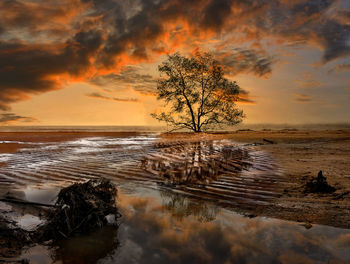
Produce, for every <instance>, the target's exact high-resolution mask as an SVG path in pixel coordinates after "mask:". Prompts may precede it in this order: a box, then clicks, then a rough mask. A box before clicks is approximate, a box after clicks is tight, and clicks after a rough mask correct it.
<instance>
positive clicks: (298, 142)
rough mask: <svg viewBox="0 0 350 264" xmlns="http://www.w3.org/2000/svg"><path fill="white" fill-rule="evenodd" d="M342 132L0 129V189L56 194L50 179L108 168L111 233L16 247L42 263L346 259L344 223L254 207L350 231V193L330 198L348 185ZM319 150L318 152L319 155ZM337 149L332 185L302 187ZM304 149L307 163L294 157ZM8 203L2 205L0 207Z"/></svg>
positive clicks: (56, 183)
mask: <svg viewBox="0 0 350 264" xmlns="http://www.w3.org/2000/svg"><path fill="white" fill-rule="evenodd" d="M264 138H265V139H268V140H270V141H274V143H276V144H269V143H266V141H264V140H263V139H264ZM349 139H350V138H349V133H348V132H334V131H333V132H322V133H319V134H317V133H316V134H312V135H311V134H306V132H300V131H279V132H271V131H266V132H254V131H242V132H238V133H230V134H201V135H192V134H186V133H184V134H157V133H113V132H109V133H97V132H94V133H52V132H47V133H1V137H0V164H1V166H0V186H1V188H0V189H1V190H0V195H1V196H2V197H4V196H7V197H11V196H12V197H15V198H18V199H24V200H28V201H32V202H44V203H54V199H55V194H56V193H57V191H58V190H59V188H61V187H63V186H67V185H69V184H71V183H74V182H81V181H86V180H88V179H92V178H98V177H105V178H108V179H111V180H112V181H113V182H115V183H116V184H117V185H118V186H119V198H118V201H119V204H118V206H119V208H120V209H121V211H122V214H123V219H122V223H121V226H120V228H119V230H118V231H116V230H110V229H108V228H107V229H103V230H101V232H97V233H96V234H92V235H88V236H84V237H81V238H79V237H78V238H76V239H73V240H69V241H67V243H63V244H61V245H59V247H58V248H55V249H50V248H47V247H46V246H44V245H40V246H36V247H32V248H30V249H29V250H28V251H24V252H22V256H21V258H22V257H24V258H26V257H28V258H30V259H31V260H34V261H35V260H37V261H38V262H40V261H41V262H43V263H45V262H50V261H52V258H54V259H55V260H57V261H64V262H65V263H66V262H67V263H74V262H76V261H82V260H84V259H85V260H86V261H92V262H95V261H97V260H101V262H103V263H114V262H115V261H118V262H119V263H130V261H134V262H135V263H137V262H143V263H157V262H158V263H165V262H184V261H194V262H196V261H197V262H202V263H213V262H216V261H220V262H225V261H228V262H240V261H247V262H254V263H259V262H260V263H264V262H265V263H266V262H274V261H275V262H283V263H293V261H292V260H298V261H299V262H302V263H303V262H319V263H326V262H327V261H334V262H335V263H345V262H346V261H350V256H349V254H348V253H347V252H348V247H349V231H348V230H344V229H337V228H332V227H326V226H318V225H313V227H312V228H311V229H310V230H308V229H305V228H304V227H303V226H301V225H300V224H298V223H293V222H285V221H280V220H274V219H270V218H264V217H263V218H262V217H256V216H257V215H262V216H270V217H277V218H282V219H289V220H297V221H303V222H305V221H306V222H311V223H324V224H327V225H335V226H342V227H346V228H348V223H349V221H348V220H349V214H348V213H347V212H348V211H346V210H348V208H349V207H346V206H348V203H347V201H348V198H347V197H346V196H344V198H343V199H342V200H334V197H336V196H335V195H337V194H339V193H341V192H342V191H344V190H345V191H346V190H347V188H348V187H347V186H348V185H347V183H346V179H347V178H346V177H345V176H346V174H341V173H343V171H344V170H345V169H344V168H348V167H347V165H346V164H345V165H344V164H343V163H342V162H343V161H346V157H347V155H348V150H349V148H348V146H349V145H348V144H349ZM262 144H263V145H262ZM319 151H323V152H322V153H323V155H319V154H317V155H316V153H319ZM331 153H332V154H331ZM334 153H336V154H337V155H338V156H337V158H336V159H335V160H336V162H337V164H338V165H339V167H340V168H343V169H342V170H341V173H340V176H343V178H342V179H343V182H340V185H341V186H338V187H337V188H338V190H337V193H336V194H335V195H316V194H315V195H305V194H302V192H301V189H302V187H301V186H302V184H303V180H302V179H301V177H303V176H305V175H304V174H301V172H302V171H304V170H305V169H309V170H312V172H310V174H311V173H313V171H317V170H318V166H320V165H322V166H324V167H325V168H326V169H325V171H324V172H325V175H326V176H328V179H329V181H330V183H331V184H334V183H335V182H334V178H332V175H331V174H330V173H329V171H328V169H327V168H331V161H327V158H326V157H327V156H329V157H331V156H330V155H333V156H334V155H335V154H334ZM341 153H343V155H341ZM320 156H322V157H325V159H324V160H321V161H320ZM306 158H309V159H310V161H307V162H302V161H300V160H305V159H306ZM328 160H331V159H330V158H328ZM314 162H316V164H317V168H316V166H315V164H313V163H314ZM293 164H297V165H293ZM300 164H302V165H300ZM342 166H344V167H342ZM203 174H205V175H206V176H207V177H204V178H203V177H202V176H203ZM340 176H339V174H338V176H337V177H340ZM300 201H302V202H300ZM12 206H14V205H11V208H12ZM11 208H9V205H8V204H4V203H1V204H0V211H1V212H2V214H4V215H6V214H7V213H6V212H8V213H9V214H11ZM13 208H14V207H13ZM19 208H20V207H19ZM225 208H226V209H229V210H226V209H225ZM17 210H19V211H21V210H22V215H21V214H19V215H18V216H16V217H18V219H20V221H21V224H23V225H24V226H29V227H30V228H31V227H32V225H34V224H36V223H37V222H38V219H37V218H33V217H31V216H30V215H28V214H31V212H30V210H29V209H28V208H25V209H24V208H22V209H17ZM235 212H239V213H243V215H246V216H249V217H250V218H251V217H253V219H250V218H247V217H243V216H242V215H239V214H236V213H235ZM310 226H311V225H310V224H308V225H306V227H307V228H310ZM117 240H119V241H120V242H121V245H122V246H120V244H119V243H117ZM203 241H205V243H204V242H203ZM238 241H239V242H238ZM92 249H93V250H92ZM87 252H89V254H87ZM290 256H292V258H291V257H290Z"/></svg>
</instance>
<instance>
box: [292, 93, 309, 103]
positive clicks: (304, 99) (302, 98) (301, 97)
mask: <svg viewBox="0 0 350 264" xmlns="http://www.w3.org/2000/svg"><path fill="white" fill-rule="evenodd" d="M294 101H296V102H298V103H309V102H311V101H312V97H311V96H309V95H305V94H295V98H294Z"/></svg>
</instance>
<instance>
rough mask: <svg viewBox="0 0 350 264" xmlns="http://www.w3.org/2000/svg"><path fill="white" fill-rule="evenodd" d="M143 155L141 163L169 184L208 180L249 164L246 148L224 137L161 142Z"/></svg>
mask: <svg viewBox="0 0 350 264" xmlns="http://www.w3.org/2000/svg"><path fill="white" fill-rule="evenodd" d="M155 147H156V150H157V151H156V152H153V153H151V154H150V155H148V156H146V157H145V158H144V159H143V160H142V162H141V165H142V167H143V168H144V169H145V170H146V171H149V172H151V173H153V174H155V175H158V176H161V177H162V178H163V179H164V181H165V182H167V183H171V184H189V183H201V184H207V183H209V182H211V181H213V180H217V179H218V177H219V176H220V175H222V174H224V173H238V172H240V171H241V170H242V169H243V168H244V167H246V166H247V165H248V163H247V162H246V161H247V160H248V159H249V155H248V152H247V150H245V149H242V148H240V147H238V146H236V145H233V144H232V143H228V142H223V141H219V142H218V141H213V140H209V141H195V142H162V143H157V144H156V145H155Z"/></svg>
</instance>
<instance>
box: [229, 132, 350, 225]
mask: <svg viewBox="0 0 350 264" xmlns="http://www.w3.org/2000/svg"><path fill="white" fill-rule="evenodd" d="M228 137H229V138H231V139H233V140H235V141H239V142H244V143H251V144H253V143H263V144H264V145H261V146H257V148H260V149H262V150H264V151H267V152H268V153H270V154H271V155H272V156H273V157H274V159H275V160H276V161H277V163H278V164H279V166H280V167H281V169H282V171H283V173H284V175H285V176H286V179H287V182H286V183H284V184H283V193H282V196H281V197H280V198H278V199H276V200H275V202H274V203H273V204H272V206H268V207H260V208H257V209H256V210H255V212H254V214H256V215H266V216H271V217H276V218H281V219H287V220H293V221H301V222H306V223H318V224H325V225H330V226H338V227H343V228H350V214H349V213H350V130H327V131H290V130H289V131H288V130H282V131H239V132H237V133H234V134H230V135H228ZM263 139H267V140H270V141H273V143H274V144H269V143H267V142H266V141H264V140H263ZM320 170H322V171H323V175H324V176H325V177H326V178H327V182H328V183H329V184H330V185H331V186H334V187H335V188H336V191H335V192H334V193H331V194H318V193H304V192H303V191H304V185H305V184H306V182H307V181H308V180H309V179H310V177H312V176H314V177H315V176H317V173H318V172H319V171H320Z"/></svg>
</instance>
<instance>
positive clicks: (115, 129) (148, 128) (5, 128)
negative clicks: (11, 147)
mask: <svg viewBox="0 0 350 264" xmlns="http://www.w3.org/2000/svg"><path fill="white" fill-rule="evenodd" d="M240 129H251V130H264V129H265V130H266V129H271V130H281V129H299V130H327V129H329V130H330V129H350V123H339V124H244V123H243V124H239V125H236V126H233V127H228V128H223V129H218V130H217V131H236V130H240ZM166 131H167V127H166V126H0V132H166Z"/></svg>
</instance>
